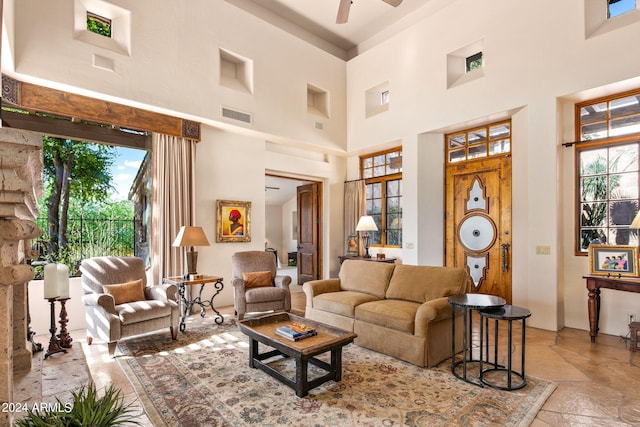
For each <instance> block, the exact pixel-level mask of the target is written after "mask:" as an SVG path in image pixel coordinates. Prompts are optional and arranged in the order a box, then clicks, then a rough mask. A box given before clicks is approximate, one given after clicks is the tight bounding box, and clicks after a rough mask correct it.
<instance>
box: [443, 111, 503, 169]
mask: <svg viewBox="0 0 640 427" xmlns="http://www.w3.org/2000/svg"><path fill="white" fill-rule="evenodd" d="M446 138H447V162H448V163H458V162H464V161H467V160H475V159H479V158H482V157H493V156H501V155H505V154H509V153H510V152H511V122H510V121H507V122H500V123H493V124H490V125H486V126H482V127H479V128H473V129H469V130H465V131H462V132H456V133H452V134H449V135H447V137H446Z"/></svg>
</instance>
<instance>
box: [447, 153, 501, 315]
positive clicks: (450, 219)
mask: <svg viewBox="0 0 640 427" xmlns="http://www.w3.org/2000/svg"><path fill="white" fill-rule="evenodd" d="M445 185H446V210H445V212H446V221H445V223H446V231H445V235H446V248H445V249H446V265H448V266H456V267H464V268H465V269H466V270H467V271H468V272H469V275H470V276H471V278H472V282H473V289H472V292H474V293H484V294H491V295H498V296H501V297H503V298H504V299H505V300H506V301H507V303H511V157H510V156H505V157H498V158H493V159H485V160H479V161H471V162H467V163H461V164H451V165H448V166H447V169H446V184H445Z"/></svg>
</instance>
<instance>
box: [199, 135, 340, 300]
mask: <svg viewBox="0 0 640 427" xmlns="http://www.w3.org/2000/svg"><path fill="white" fill-rule="evenodd" d="M269 147H271V145H270V144H267V143H265V141H264V140H263V139H259V138H254V137H250V136H242V135H237V134H232V133H229V132H225V131H221V130H219V129H214V128H211V127H204V128H203V131H202V142H200V143H199V144H198V146H197V158H196V209H197V215H196V222H197V224H198V225H200V226H202V227H203V228H204V230H205V232H206V233H207V236H208V237H209V242H210V243H211V246H208V247H201V248H199V259H198V270H199V271H200V270H201V271H202V272H203V273H205V274H211V275H215V276H222V277H223V278H224V289H223V291H222V292H221V293H220V294H219V295H218V296H217V297H216V300H215V304H216V306H224V305H232V304H233V288H232V286H231V255H232V254H233V253H234V252H238V251H246V250H258V251H263V250H264V242H265V239H266V237H265V236H266V235H267V231H266V229H265V221H264V218H265V215H266V213H265V195H264V194H265V192H264V175H265V173H266V172H267V171H270V172H273V171H279V172H280V173H282V174H289V175H292V176H294V175H295V176H297V177H303V176H304V177H306V178H310V179H314V180H316V181H321V182H323V184H324V185H323V187H324V189H325V191H324V196H323V205H324V206H323V212H322V214H323V217H324V221H325V224H326V225H325V230H324V235H325V239H326V242H327V245H326V246H325V248H324V253H323V255H324V258H325V259H327V260H329V259H330V258H333V257H334V256H335V255H333V254H335V253H336V252H332V251H334V249H333V248H332V246H333V244H334V243H333V240H334V239H336V238H337V233H334V232H333V231H332V230H329V225H328V224H330V223H338V224H339V223H341V222H342V213H341V212H342V204H341V203H340V204H339V205H338V206H336V203H335V202H334V200H335V199H337V198H339V199H341V198H342V191H341V186H339V185H335V184H334V183H341V182H342V180H344V164H343V163H344V162H342V161H340V159H339V158H333V157H321V159H322V160H308V159H307V160H305V159H295V158H293V157H291V156H289V155H287V154H284V153H283V152H282V150H281V152H277V153H276V152H273V151H269V150H268V148H269ZM238 153H251V155H248V156H244V157H242V156H241V157H242V161H237V162H230V161H229V160H228V159H230V158H237V157H238ZM293 160H295V161H293ZM303 173H304V175H303ZM335 193H337V194H335ZM218 199H223V200H241V201H250V202H251V242H241V243H216V242H215V233H216V231H215V230H216V223H215V221H216V214H215V206H216V200H218ZM339 228H340V229H341V227H339ZM280 235H281V233H280ZM269 240H270V239H269ZM278 254H280V250H279V251H278ZM327 264H329V265H325V268H324V271H323V275H328V274H330V273H329V268H330V263H327ZM211 294H212V290H211V289H206V288H205V292H204V295H205V297H210V295H211Z"/></svg>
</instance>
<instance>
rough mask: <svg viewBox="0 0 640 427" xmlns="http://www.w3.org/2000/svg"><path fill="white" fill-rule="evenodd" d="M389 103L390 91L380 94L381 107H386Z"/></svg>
mask: <svg viewBox="0 0 640 427" xmlns="http://www.w3.org/2000/svg"><path fill="white" fill-rule="evenodd" d="M388 103H389V91H388V90H385V91H383V92H382V93H381V94H380V105H385V104H388Z"/></svg>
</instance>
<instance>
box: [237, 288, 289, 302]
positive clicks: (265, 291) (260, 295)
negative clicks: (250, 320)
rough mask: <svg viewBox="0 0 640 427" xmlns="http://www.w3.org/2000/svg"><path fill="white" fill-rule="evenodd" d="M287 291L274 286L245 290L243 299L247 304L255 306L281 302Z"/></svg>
mask: <svg viewBox="0 0 640 427" xmlns="http://www.w3.org/2000/svg"><path fill="white" fill-rule="evenodd" d="M286 293H287V291H286V290H285V289H284V288H276V287H275V286H262V287H257V288H251V289H247V291H246V292H245V293H244V299H245V301H246V302H247V304H256V303H263V302H270V301H283V300H284V296H285V294H286Z"/></svg>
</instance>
